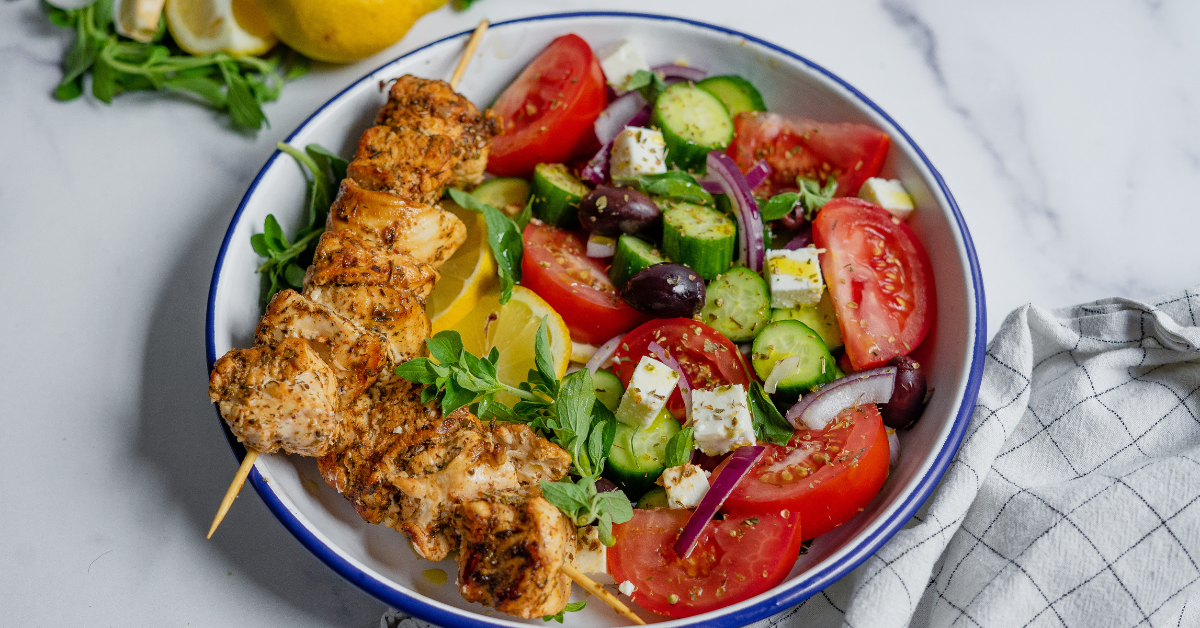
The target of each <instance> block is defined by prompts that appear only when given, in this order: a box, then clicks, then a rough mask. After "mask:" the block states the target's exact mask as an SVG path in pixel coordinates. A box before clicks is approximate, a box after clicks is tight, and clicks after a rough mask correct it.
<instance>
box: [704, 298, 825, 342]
mask: <svg viewBox="0 0 1200 628" xmlns="http://www.w3.org/2000/svg"><path fill="white" fill-rule="evenodd" d="M710 290H711V288H710ZM771 320H772V321H784V320H793V321H800V322H801V323H804V324H805V325H808V326H809V327H810V328H812V330H813V331H815V332H817V333H818V334H820V335H821V340H823V341H825V346H826V347H828V348H829V350H830V351H832V350H834V349H837V348H838V347H840V346H842V330H841V328H840V327H838V322H837V315H836V314H834V313H833V301H831V300H830V299H829V290H825V291H824V292H822V293H821V301H820V302H818V303H817V304H816V305H801V306H799V307H789V308H780V309H775V310H771Z"/></svg>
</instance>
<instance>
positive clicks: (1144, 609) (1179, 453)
mask: <svg viewBox="0 0 1200 628" xmlns="http://www.w3.org/2000/svg"><path fill="white" fill-rule="evenodd" d="M1197 314H1200V290H1189V291H1185V292H1183V293H1180V294H1176V295H1171V296H1168V297H1165V298H1162V299H1157V300H1154V301H1151V302H1150V303H1141V302H1137V301H1131V300H1128V299H1105V300H1102V301H1097V302H1095V303H1089V304H1086V305H1080V306H1076V307H1073V308H1064V309H1059V310H1053V309H1046V308H1040V307H1035V306H1032V305H1029V306H1025V307H1023V308H1020V309H1018V310H1017V311H1015V312H1013V313H1012V314H1010V315H1009V317H1008V318H1007V319H1006V320H1005V322H1004V324H1003V326H1001V328H1000V330H999V332H998V333H997V334H996V336H995V338H993V340H992V342H991V343H990V344H989V346H988V352H987V363H986V365H985V367H984V377H983V385H982V387H981V389H980V393H979V400H978V402H977V404H976V407H975V413H974V415H973V417H972V420H971V425H970V427H969V429H968V431H967V435H966V437H965V438H964V439H963V443H962V446H961V447H960V448H959V451H958V455H957V456H956V457H955V458H954V461H953V463H952V464H951V465H950V468H949V469H948V470H947V472H946V475H945V476H944V477H943V479H942V482H941V484H940V485H939V487H938V489H937V490H936V491H935V493H934V495H933V497H932V498H931V499H930V500H929V501H928V502H926V504H925V505H924V507H922V509H921V510H920V511H919V512H918V513H917V515H916V516H915V517H913V520H912V521H911V522H910V523H909V524H908V525H907V526H906V527H905V528H904V529H903V530H901V531H900V532H899V533H897V534H896V536H895V537H893V538H892V539H891V540H890V541H889V542H888V543H887V544H885V545H884V546H883V547H882V548H880V550H879V551H878V552H876V554H875V555H874V556H872V557H871V558H869V559H868V560H867V561H866V562H865V563H863V564H862V565H861V566H859V567H858V568H857V569H855V570H854V571H853V572H851V573H850V574H849V575H848V576H846V577H845V578H843V579H842V580H840V581H839V582H837V583H836V584H834V585H833V586H831V587H829V588H827V589H826V590H824V591H822V592H821V593H819V594H817V595H816V596H814V597H812V598H810V599H808V600H807V601H805V602H804V603H802V604H800V605H799V606H797V607H795V608H793V609H791V610H789V611H786V612H784V613H781V614H779V615H777V616H775V617H772V618H770V619H767V620H764V621H761V622H758V623H757V624H755V626H756V628H757V627H768V626H769V627H772V628H774V627H779V628H793V627H796V628H799V627H804V628H814V627H821V626H830V627H832V626H839V625H843V626H849V627H853V628H877V627H878V628H884V627H897V628H898V627H903V626H910V625H911V626H921V627H924V626H938V627H941V626H974V627H976V628H992V627H1009V626H1069V627H1080V628H1084V627H1086V628H1092V627H1097V626H1141V625H1148V626H1200V599H1195V600H1190V598H1191V597H1193V596H1194V595H1195V592H1196V586H1195V584H1196V582H1197V581H1198V580H1200V562H1198V561H1200V503H1198V502H1200V327H1198V325H1197ZM402 619H403V621H401V620H402ZM380 625H381V628H396V627H397V626H404V627H405V628H408V627H409V626H424V625H426V624H425V623H424V622H416V621H413V620H411V619H406V618H405V616H404V615H403V614H400V613H396V612H389V613H388V614H386V615H385V616H384V617H383V619H382V620H381V622H380Z"/></svg>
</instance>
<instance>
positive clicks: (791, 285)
mask: <svg viewBox="0 0 1200 628" xmlns="http://www.w3.org/2000/svg"><path fill="white" fill-rule="evenodd" d="M819 252H820V250H819V249H815V248H813V247H811V246H807V247H804V248H802V249H796V250H795V251H789V250H787V249H770V250H768V251H767V261H766V264H765V267H766V270H767V283H769V284H770V285H771V307H772V308H786V307H799V306H801V305H816V304H817V303H820V302H821V292H822V291H823V290H824V289H825V282H824V280H823V279H821V262H820V261H819V259H818V257H817V255H818V254H819Z"/></svg>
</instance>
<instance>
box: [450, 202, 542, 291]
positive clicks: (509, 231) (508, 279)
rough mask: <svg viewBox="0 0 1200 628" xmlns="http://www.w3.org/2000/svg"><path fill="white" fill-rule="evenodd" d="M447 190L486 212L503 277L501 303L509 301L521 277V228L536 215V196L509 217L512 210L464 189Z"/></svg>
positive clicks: (468, 205) (466, 204)
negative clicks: (488, 202) (503, 209)
mask: <svg viewBox="0 0 1200 628" xmlns="http://www.w3.org/2000/svg"><path fill="white" fill-rule="evenodd" d="M446 192H447V193H449V194H450V198H452V199H454V202H455V203H458V204H459V205H461V206H462V207H463V208H464V209H469V210H471V211H473V212H480V213H482V214H483V220H484V222H486V223H487V231H488V233H487V235H488V246H490V247H491V249H492V257H494V258H495V259H496V274H497V275H498V276H499V277H500V304H501V305H503V304H505V303H508V300H509V299H511V298H512V291H513V286H514V285H516V284H518V283H520V281H521V257H522V256H523V255H524V254H525V243H524V241H523V240H522V239H521V231H522V230H523V229H524V228H525V225H527V224H529V219H530V216H532V212H533V198H532V196H531V197H530V199H529V201H530V202H529V204H527V205H525V209H524V210H522V211H521V213H520V214H517V216H516V218H509V217H508V214H505V213H504V212H502V211H500V210H499V209H496V208H495V207H492V206H491V205H488V204H487V203H485V202H483V201H481V200H479V199H477V198H475V197H474V196H471V195H470V194H467V193H466V192H463V191H462V190H456V189H454V188H450V189H449V190H446Z"/></svg>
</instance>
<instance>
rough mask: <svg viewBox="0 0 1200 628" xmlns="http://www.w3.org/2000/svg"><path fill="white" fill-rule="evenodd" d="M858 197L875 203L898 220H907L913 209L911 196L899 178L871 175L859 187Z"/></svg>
mask: <svg viewBox="0 0 1200 628" xmlns="http://www.w3.org/2000/svg"><path fill="white" fill-rule="evenodd" d="M858 198H861V199H863V200H864V201H869V202H871V203H875V204H876V205H878V206H880V207H882V208H884V209H886V210H888V211H889V212H891V214H892V215H893V216H895V217H897V218H899V219H900V220H907V219H908V216H909V215H910V214H912V213H913V209H915V207H914V206H913V200H912V197H911V196H909V195H908V190H905V189H904V185H903V184H901V183H900V181H899V179H881V178H879V177H871V178H870V179H867V182H866V183H864V184H863V185H862V187H861V188H859V190H858Z"/></svg>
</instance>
